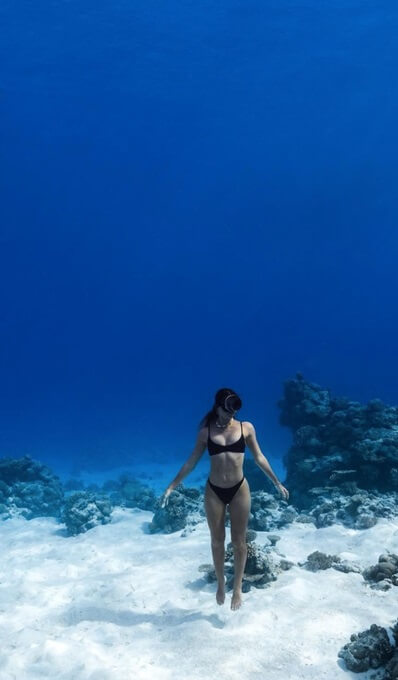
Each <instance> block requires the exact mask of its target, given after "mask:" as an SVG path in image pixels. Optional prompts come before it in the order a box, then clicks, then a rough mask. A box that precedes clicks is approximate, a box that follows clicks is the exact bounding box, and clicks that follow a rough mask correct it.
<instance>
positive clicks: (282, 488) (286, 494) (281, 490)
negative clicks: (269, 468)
mask: <svg viewBox="0 0 398 680" xmlns="http://www.w3.org/2000/svg"><path fill="white" fill-rule="evenodd" d="M275 486H276V488H277V489H278V491H279V493H280V494H281V496H282V497H283V499H284V500H285V501H287V500H289V492H288V490H287V489H286V487H285V486H283V484H281V483H280V482H277V483H276V484H275Z"/></svg>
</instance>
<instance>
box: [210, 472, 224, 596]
mask: <svg viewBox="0 0 398 680" xmlns="http://www.w3.org/2000/svg"><path fill="white" fill-rule="evenodd" d="M205 511H206V517H207V523H208V525H209V529H210V535H211V550H212V553H213V562H214V570H215V572H216V576H217V582H218V590H217V595H216V600H217V603H218V604H223V602H224V600H225V582H224V560H225V505H224V503H223V502H222V501H221V500H220V499H219V497H218V496H217V494H216V493H215V492H214V491H213V489H212V488H211V487H210V486H209V484H208V483H206V488H205Z"/></svg>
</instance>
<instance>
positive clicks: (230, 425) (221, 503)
mask: <svg viewBox="0 0 398 680" xmlns="http://www.w3.org/2000/svg"><path fill="white" fill-rule="evenodd" d="M241 406H242V401H241V399H240V397H239V396H238V395H237V394H236V392H234V390H231V389H229V388H227V387H224V388H221V389H220V390H218V392H216V395H215V398H214V405H213V408H212V409H211V411H209V412H208V413H207V414H206V415H205V416H204V418H203V419H202V420H201V422H200V425H199V428H200V429H199V432H198V436H197V441H196V444H195V448H194V450H193V451H192V453H191V455H190V457H189V458H188V460H187V461H186V462H185V463H184V465H183V466H182V468H181V470H180V471H179V473H178V474H177V476H176V477H175V478H174V479H173V481H172V482H171V483H170V484H169V486H168V487H167V489H166V491H165V492H164V494H163V495H162V497H161V501H160V503H161V507H165V506H166V505H167V503H168V500H169V496H170V494H171V492H172V491H173V490H174V489H175V487H176V486H178V484H180V483H181V482H182V480H183V479H184V477H186V476H187V475H188V474H189V473H190V472H192V470H193V469H194V467H195V465H196V464H197V462H198V460H199V459H200V458H201V456H202V455H203V453H204V451H205V449H206V448H208V450H209V454H210V462H211V468H210V477H209V479H208V480H207V482H206V488H205V503H204V504H205V511H206V517H207V523H208V525H209V529H210V534H211V549H212V554H213V562H214V569H215V572H216V576H217V582H218V589H217V594H216V600H217V603H218V604H223V603H224V600H225V582H224V556H225V510H226V506H227V505H229V516H230V521H231V541H232V544H233V548H234V586H233V593H232V600H231V609H238V608H239V607H240V606H241V604H242V578H243V572H244V568H245V564H246V558H247V547H246V529H247V524H248V520H249V513H250V506H251V498H250V489H249V484H248V483H247V480H246V479H245V478H244V476H243V473H242V467H243V457H244V451H245V445H246V444H247V445H248V447H249V449H250V450H251V452H252V454H253V458H254V460H255V461H256V463H257V465H258V466H259V467H260V468H261V470H263V472H265V474H266V475H268V477H269V478H270V479H271V481H272V482H273V483H274V484H275V486H276V488H277V490H278V491H279V493H280V494H281V496H282V497H283V498H284V499H285V500H287V499H288V498H289V492H288V490H287V489H286V488H285V487H284V486H283V485H282V484H281V483H280V482H279V481H278V479H277V477H276V476H275V474H274V472H273V471H272V469H271V466H270V464H269V463H268V461H267V459H266V458H265V456H264V455H263V453H262V452H261V450H260V447H259V445H258V442H257V439H256V431H255V429H254V426H253V425H252V423H249V422H248V421H246V420H245V421H244V422H242V421H239V420H235V418H234V416H235V414H236V412H237V411H238V410H239V409H240V408H241Z"/></svg>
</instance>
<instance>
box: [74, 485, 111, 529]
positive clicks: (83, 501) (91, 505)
mask: <svg viewBox="0 0 398 680" xmlns="http://www.w3.org/2000/svg"><path fill="white" fill-rule="evenodd" d="M111 514H112V505H111V503H110V501H109V499H108V498H106V497H103V496H102V497H101V496H96V495H94V494H93V493H91V492H89V491H76V493H73V494H71V496H69V498H67V500H66V503H65V506H64V509H63V513H62V521H63V522H65V524H66V528H67V532H68V535H69V536H76V535H77V534H82V533H84V532H86V531H88V530H89V529H93V528H94V527H95V526H98V525H99V524H108V523H109V522H110V521H111Z"/></svg>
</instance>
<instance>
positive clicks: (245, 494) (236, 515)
mask: <svg viewBox="0 0 398 680" xmlns="http://www.w3.org/2000/svg"><path fill="white" fill-rule="evenodd" d="M250 507H251V497H250V488H249V484H248V482H247V479H244V480H243V482H242V484H241V485H240V487H239V489H238V491H237V492H236V494H235V496H234V497H233V499H232V501H231V502H230V504H229V517H230V520H231V541H232V545H233V547H234V589H233V594H232V601H231V609H239V607H240V606H241V604H242V579H243V573H244V570H245V564H246V559H247V546H246V530H247V524H248V521H249V514H250Z"/></svg>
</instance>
